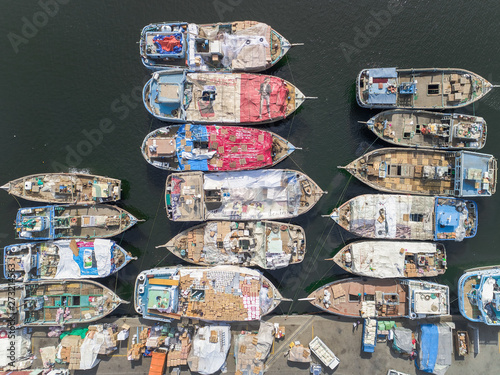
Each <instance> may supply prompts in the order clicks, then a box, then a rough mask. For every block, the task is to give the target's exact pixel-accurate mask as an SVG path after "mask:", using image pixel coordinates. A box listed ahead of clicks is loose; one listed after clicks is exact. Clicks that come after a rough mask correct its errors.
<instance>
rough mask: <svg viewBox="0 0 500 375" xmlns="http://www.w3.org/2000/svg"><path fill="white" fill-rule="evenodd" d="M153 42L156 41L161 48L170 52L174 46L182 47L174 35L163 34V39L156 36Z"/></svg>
mask: <svg viewBox="0 0 500 375" xmlns="http://www.w3.org/2000/svg"><path fill="white" fill-rule="evenodd" d="M154 42H155V43H158V44H159V45H160V46H161V48H162V50H163V51H167V52H172V51H173V50H174V47H182V44H181V42H180V40H177V38H176V37H175V36H174V35H171V36H165V37H163V39H159V38H158V39H156V40H155V41H154Z"/></svg>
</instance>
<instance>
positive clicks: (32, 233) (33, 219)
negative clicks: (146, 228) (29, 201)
mask: <svg viewBox="0 0 500 375" xmlns="http://www.w3.org/2000/svg"><path fill="white" fill-rule="evenodd" d="M136 221H137V219H136V218H134V217H133V216H131V215H130V214H129V213H128V212H126V211H124V210H123V209H121V208H119V207H115V206H111V205H92V206H83V205H82V206H45V207H32V208H22V209H20V210H19V211H18V214H17V217H16V235H17V238H21V239H29V240H36V239H41V240H44V239H62V238H81V239H93V238H106V237H112V236H116V235H118V234H120V233H122V232H123V231H125V230H127V229H128V228H130V227H131V226H132V225H134V224H135V223H136Z"/></svg>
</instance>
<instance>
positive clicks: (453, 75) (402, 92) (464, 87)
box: [357, 68, 491, 109]
mask: <svg viewBox="0 0 500 375" xmlns="http://www.w3.org/2000/svg"><path fill="white" fill-rule="evenodd" d="M490 89H491V84H490V83H489V82H487V81H486V80H485V79H484V78H482V77H480V76H478V75H476V74H474V73H472V72H468V71H466V70H459V69H396V68H378V69H366V70H363V71H361V73H360V75H359V77H358V87H357V90H358V102H359V103H360V105H362V106H366V107H372V108H373V107H375V108H415V109H424V108H429V109H442V108H458V107H463V106H465V105H468V104H470V103H471V102H473V101H475V100H477V99H479V98H481V97H482V96H484V95H485V94H486V93H487V92H489V90H490Z"/></svg>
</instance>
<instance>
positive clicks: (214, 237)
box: [157, 221, 306, 270]
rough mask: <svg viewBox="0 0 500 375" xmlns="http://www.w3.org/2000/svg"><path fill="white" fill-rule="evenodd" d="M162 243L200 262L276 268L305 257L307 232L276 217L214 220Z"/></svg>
mask: <svg viewBox="0 0 500 375" xmlns="http://www.w3.org/2000/svg"><path fill="white" fill-rule="evenodd" d="M159 247H166V248H167V250H169V251H170V252H172V253H173V254H175V255H177V256H178V257H179V258H181V259H183V260H185V261H186V262H189V263H193V264H196V265H199V266H213V265H239V266H243V267H248V266H258V267H261V268H263V269H271V270H274V269H278V268H283V267H286V266H288V265H290V264H297V263H300V262H302V261H303V260H304V256H305V252H306V236H305V232H304V229H302V227H300V226H298V225H293V224H286V223H280V222H276V221H257V222H254V221H250V222H244V221H211V222H208V223H203V224H200V225H196V226H194V227H192V228H190V229H187V230H185V231H182V232H181V233H179V234H178V235H177V236H175V237H174V238H172V239H171V240H170V241H168V242H167V243H166V244H165V245H162V246H157V248H159Z"/></svg>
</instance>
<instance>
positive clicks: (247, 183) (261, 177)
mask: <svg viewBox="0 0 500 375" xmlns="http://www.w3.org/2000/svg"><path fill="white" fill-rule="evenodd" d="M165 189H166V194H165V201H166V207H167V214H168V217H169V219H171V220H174V221H205V220H245V221H246V220H253V221H256V220H267V219H269V220H272V219H287V218H292V217H295V216H298V215H301V214H303V213H305V212H307V211H309V210H310V209H311V208H312V207H313V206H314V205H315V204H316V202H317V201H318V200H319V199H320V198H321V197H322V196H323V194H325V192H324V191H323V190H321V189H320V187H319V186H318V185H316V183H315V182H314V181H313V180H312V179H310V178H309V177H308V176H306V175H305V174H303V173H301V172H297V171H293V170H289V169H267V170H258V171H245V172H217V173H203V172H179V173H172V174H170V175H169V176H168V177H167V181H166V188H165Z"/></svg>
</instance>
